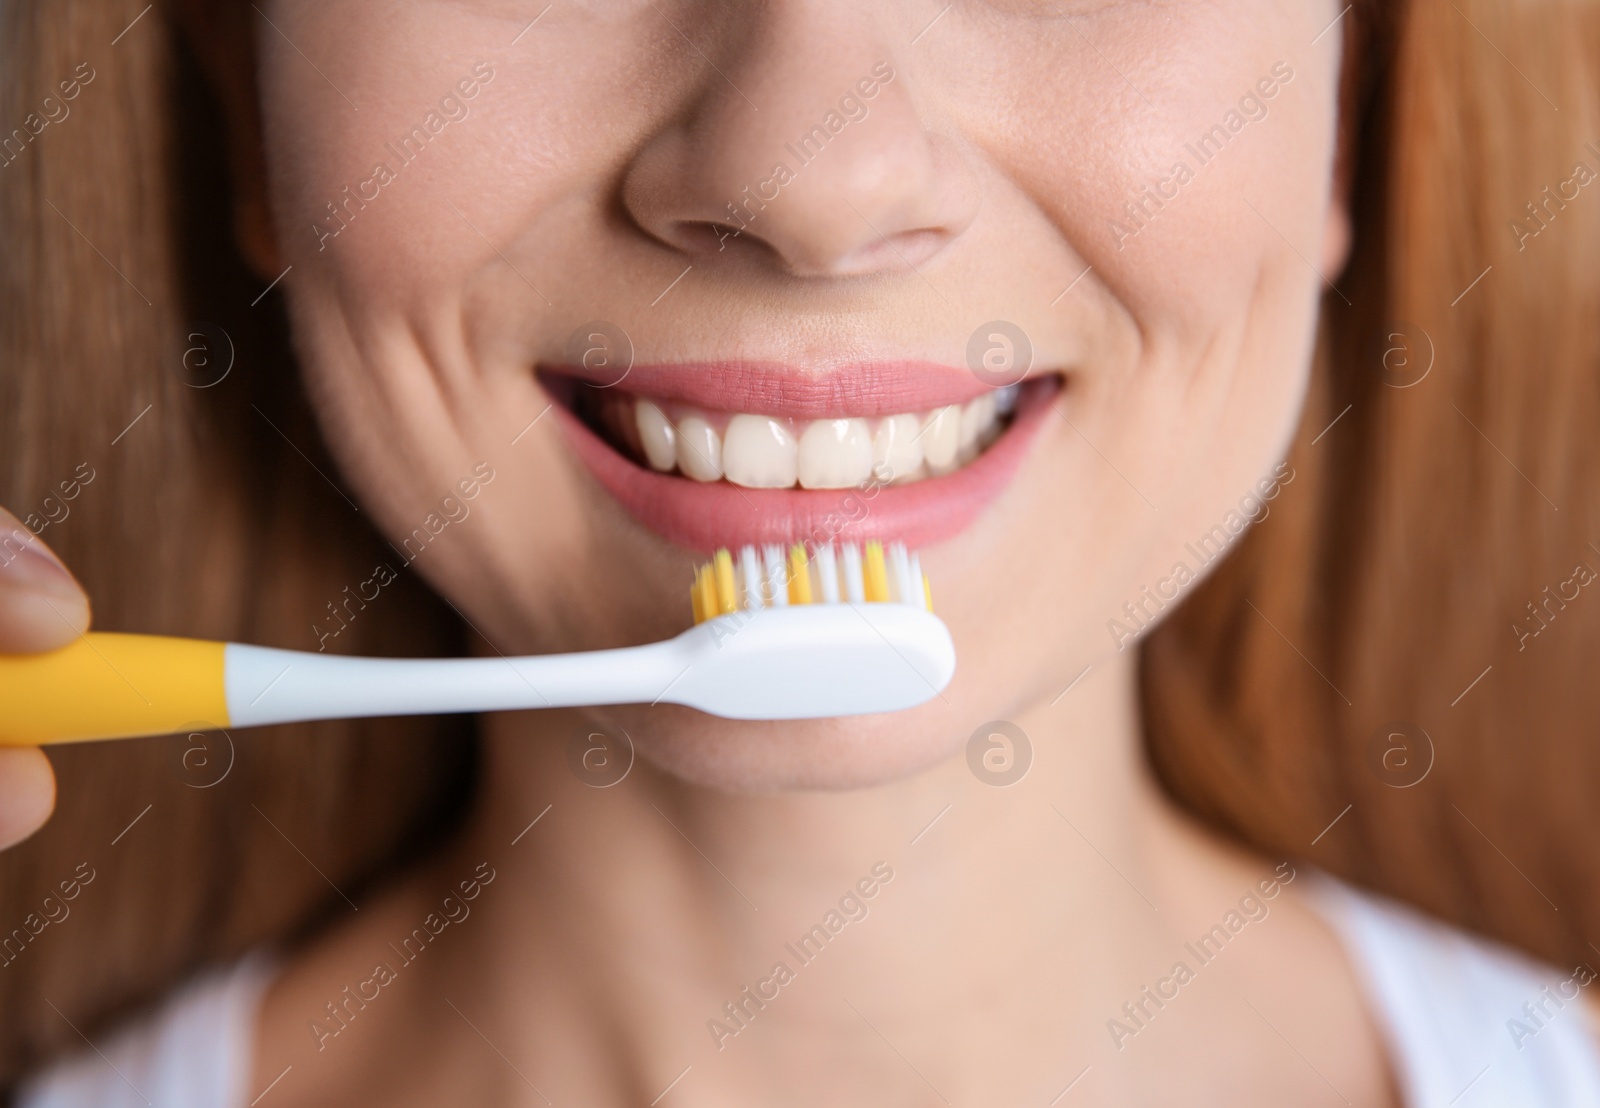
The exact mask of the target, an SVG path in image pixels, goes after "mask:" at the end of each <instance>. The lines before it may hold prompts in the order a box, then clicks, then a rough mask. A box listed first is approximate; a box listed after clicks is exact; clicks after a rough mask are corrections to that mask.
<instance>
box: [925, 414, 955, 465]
mask: <svg viewBox="0 0 1600 1108" xmlns="http://www.w3.org/2000/svg"><path fill="white" fill-rule="evenodd" d="M960 450H961V406H960V405H958V404H951V405H949V406H948V407H944V408H936V409H934V410H933V411H931V412H929V413H928V417H927V420H926V421H925V422H924V423H923V426H922V458H923V461H925V462H927V463H928V468H929V469H931V470H932V471H933V472H934V474H935V475H936V476H937V475H940V474H945V473H949V472H950V471H951V470H952V469H955V468H956V454H957V453H958V452H959V451H960Z"/></svg>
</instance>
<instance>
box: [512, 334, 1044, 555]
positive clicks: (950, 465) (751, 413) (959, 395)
mask: <svg viewBox="0 0 1600 1108" xmlns="http://www.w3.org/2000/svg"><path fill="white" fill-rule="evenodd" d="M919 368H921V367H919ZM540 380H541V383H542V384H543V385H544V386H545V388H546V389H547V390H548V391H549V393H550V395H551V398H552V400H553V401H554V402H555V404H556V406H557V409H558V410H559V411H560V412H561V422H562V424H563V425H564V426H565V427H566V430H567V433H568V435H569V438H570V439H571V441H572V443H573V446H574V450H575V453H576V454H577V455H578V456H579V458H580V459H581V460H582V461H583V462H585V463H586V464H587V466H588V467H589V469H590V470H591V471H592V472H593V473H594V475H595V476H596V477H597V478H598V479H599V481H600V483H601V484H602V485H603V486H605V488H606V489H607V490H608V491H609V492H611V494H612V495H613V496H614V497H616V499H618V500H619V501H621V503H622V505H623V507H624V508H626V509H627V510H628V511H629V512H630V513H631V514H632V515H634V516H635V517H636V518H637V519H639V520H640V521H641V522H643V523H644V524H645V525H646V526H649V527H650V528H651V529H653V530H655V531H657V532H658V533H660V534H662V535H663V536H664V537H666V538H668V539H669V540H671V541H673V542H676V543H679V544H680V545H684V546H687V547H689V548H690V549H694V550H701V551H704V550H711V549H715V548H717V547H720V546H735V545H744V544H746V543H770V542H781V543H794V542H813V543H821V542H832V541H857V540H861V539H866V538H878V539H884V540H897V541H902V542H906V543H908V544H910V545H914V546H925V545H927V544H929V543H930V542H934V541H938V540H939V539H941V538H945V537H948V536H949V535H951V534H954V533H955V532H957V531H960V530H962V529H964V528H965V527H966V526H967V525H969V524H970V523H971V522H972V520H973V519H974V518H975V517H976V515H977V514H978V512H979V511H981V510H982V508H983V507H984V506H985V505H986V504H987V503H989V502H990V501H992V500H993V499H995V498H996V497H997V496H998V495H999V494H1000V492H1001V491H1002V490H1003V488H1004V487H1005V485H1006V484H1008V483H1009V481H1010V478H1011V476H1012V475H1013V473H1014V472H1015V469H1016V466H1017V464H1018V463H1019V462H1020V460H1021V457H1022V455H1023V452H1024V451H1025V449H1026V445H1027V442H1028V440H1029V439H1030V438H1031V437H1032V431H1033V430H1034V429H1036V427H1037V425H1038V423H1039V417H1040V415H1041V414H1042V413H1045V412H1047V410H1048V407H1049V401H1050V399H1051V398H1052V397H1053V396H1054V394H1055V392H1056V391H1057V389H1058V388H1059V387H1060V384H1061V380H1060V378H1059V377H1056V376H1045V377H1038V378H1032V379H1029V380H1027V381H1024V382H1021V383H1018V384H1011V385H1006V386H1003V387H991V386H987V385H984V384H982V383H981V382H977V381H976V380H975V379H974V378H973V377H972V376H971V375H970V374H967V373H965V371H960V370H954V369H951V368H950V367H943V366H941V367H936V368H935V369H934V370H933V371H932V372H929V371H927V370H926V369H923V370H922V372H920V373H919V372H909V373H908V372H907V370H906V367H904V366H895V367H890V366H883V367H870V366H869V367H861V368H856V369H853V370H852V371H851V372H850V374H849V375H848V376H844V375H841V376H837V377H832V378H815V377H809V376H805V375H799V374H795V373H794V372H793V371H788V372H784V371H783V370H782V369H781V368H780V369H778V370H776V371H775V370H773V369H771V368H770V367H766V368H764V367H752V366H747V365H738V364H730V365H718V366H701V367H685V366H650V367H635V368H634V369H633V370H632V371H630V372H629V373H628V375H627V376H626V377H625V378H624V379H623V380H621V381H618V382H616V383H615V384H610V383H609V382H604V381H601V382H600V383H598V384H597V383H595V379H594V375H592V374H589V373H587V372H585V371H584V370H583V369H582V368H569V367H564V366H559V367H558V366H551V367H544V368H542V369H541V371H540Z"/></svg>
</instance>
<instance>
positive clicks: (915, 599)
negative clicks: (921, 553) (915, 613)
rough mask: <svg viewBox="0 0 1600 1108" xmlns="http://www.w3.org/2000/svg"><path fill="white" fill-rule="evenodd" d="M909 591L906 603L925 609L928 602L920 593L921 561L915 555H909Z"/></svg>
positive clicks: (921, 592)
mask: <svg viewBox="0 0 1600 1108" xmlns="http://www.w3.org/2000/svg"><path fill="white" fill-rule="evenodd" d="M911 589H912V592H911V597H910V599H909V600H908V603H911V604H915V605H916V606H917V607H919V608H923V607H926V606H927V603H928V602H927V599H926V596H925V594H924V593H923V591H922V559H921V558H919V557H918V556H917V555H915V554H913V555H911Z"/></svg>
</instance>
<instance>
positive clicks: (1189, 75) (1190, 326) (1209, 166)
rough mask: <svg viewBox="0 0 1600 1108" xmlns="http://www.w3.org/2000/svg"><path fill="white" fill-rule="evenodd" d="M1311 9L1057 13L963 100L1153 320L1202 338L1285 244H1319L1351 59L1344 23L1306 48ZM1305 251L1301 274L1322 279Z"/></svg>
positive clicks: (1164, 329)
mask: <svg viewBox="0 0 1600 1108" xmlns="http://www.w3.org/2000/svg"><path fill="white" fill-rule="evenodd" d="M1306 7H1310V8H1315V9H1317V11H1301V10H1298V9H1296V10H1290V9H1288V8H1285V7H1282V6H1280V5H1266V4H1262V3H1260V2H1258V0H1256V2H1252V3H1250V4H1249V5H1248V6H1247V5H1244V4H1242V3H1240V2H1231V0H1223V2H1221V3H1218V4H1210V5H1205V6H1204V8H1205V10H1204V11H1198V10H1191V9H1188V8H1185V7H1184V6H1181V5H1154V6H1153V9H1152V11H1151V12H1149V13H1145V12H1144V11H1143V9H1142V8H1141V9H1140V11H1139V12H1133V13H1128V12H1124V11H1123V10H1121V9H1122V6H1113V8H1112V9H1109V10H1108V11H1107V12H1106V13H1105V14H1091V15H1089V16H1087V17H1085V18H1081V19H1074V20H1073V21H1072V24H1071V26H1065V25H1063V24H1061V23H1055V22H1050V23H1044V24H1041V25H1040V28H1039V31H1040V33H1039V35H1038V38H1039V40H1040V42H1042V43H1043V45H1042V46H1039V45H1036V46H1034V47H1033V48H1032V49H1028V50H1024V49H1022V48H1021V47H1020V45H1019V44H1007V43H999V44H997V45H996V49H997V50H1004V51H1005V52H1006V53H1007V54H1008V56H1014V57H1015V58H1016V59H1017V60H1018V64H1014V65H1013V64H1008V65H1006V66H1004V67H998V68H995V69H993V70H987V71H985V73H984V78H985V80H984V82H983V83H981V84H980V83H977V82H976V81H974V82H973V83H972V84H971V85H962V86H960V87H958V88H955V89H953V90H951V92H950V93H949V97H950V101H951V103H952V104H953V105H955V110H957V111H958V112H960V113H961V114H962V115H963V117H964V118H963V130H964V131H966V133H968V134H970V135H973V136H977V140H978V141H981V142H983V143H984V144H985V153H986V154H987V155H988V156H989V157H991V158H992V159H994V160H995V161H996V162H997V163H999V164H1000V165H1001V167H1002V169H1003V171H1004V172H1005V173H1006V175H1007V176H1009V177H1011V178H1012V179H1013V180H1015V181H1016V182H1018V183H1019V185H1021V187H1023V188H1024V189H1025V190H1026V191H1027V192H1028V193H1029V196H1030V199H1031V200H1032V201H1033V203H1035V204H1036V205H1037V206H1038V207H1039V208H1040V210H1041V211H1043V212H1044V213H1045V214H1046V216H1047V218H1049V219H1050V220H1051V221H1052V222H1053V223H1054V224H1055V226H1056V228H1057V229H1058V230H1059V231H1060V232H1061V234H1062V236H1063V237H1064V238H1065V239H1066V240H1067V241H1068V242H1069V243H1070V245H1071V246H1072V248H1073V249H1074V250H1075V251H1076V252H1077V253H1078V254H1079V255H1080V257H1081V259H1082V262H1083V264H1084V265H1093V266H1094V272H1095V274H1096V275H1097V276H1098V278H1099V279H1100V280H1101V281H1103V282H1105V283H1106V284H1107V285H1108V286H1109V287H1110V288H1111V290H1112V291H1113V292H1114V293H1115V294H1116V296H1117V298H1118V299H1119V301H1121V303H1122V305H1124V306H1125V307H1126V308H1127V310H1128V311H1129V313H1130V314H1131V315H1132V316H1133V317H1134V318H1135V320H1136V321H1137V322H1138V324H1139V326H1140V328H1141V330H1142V331H1145V332H1146V333H1147V335H1148V333H1149V332H1151V331H1155V332H1158V333H1160V334H1162V335H1164V336H1166V337H1168V338H1170V339H1172V340H1175V341H1179V342H1187V343H1190V344H1193V343H1195V342H1197V341H1203V339H1204V338H1205V336H1207V335H1209V334H1210V333H1211V332H1212V331H1213V330H1214V329H1215V327H1216V326H1217V323H1218V321H1219V320H1220V319H1222V318H1225V317H1227V316H1229V315H1237V314H1238V312H1239V311H1240V310H1241V306H1242V305H1243V304H1245V303H1246V302H1247V301H1248V299H1249V297H1250V296H1251V295H1252V290H1253V286H1254V285H1255V284H1256V283H1257V281H1258V280H1260V279H1261V276H1262V271H1263V269H1265V268H1267V267H1269V266H1271V265H1276V264H1277V263H1278V261H1279V260H1280V257H1279V256H1280V255H1283V256H1287V257H1288V258H1291V259H1294V258H1296V257H1297V255H1296V252H1298V254H1299V255H1303V256H1304V258H1309V259H1313V260H1317V259H1319V258H1320V256H1321V254H1322V246H1323V237H1324V236H1323V224H1324V221H1325V216H1326V206H1327V182H1328V177H1329V173H1330V170H1331V156H1332V147H1333V125H1334V102H1333V98H1332V90H1333V89H1334V88H1335V87H1336V85H1337V72H1338V60H1339V58H1338V48H1337V43H1336V41H1335V39H1336V36H1329V37H1328V38H1325V39H1323V40H1322V42H1321V43H1320V44H1319V45H1318V46H1315V47H1312V46H1309V45H1307V44H1308V43H1309V40H1310V39H1311V37H1312V36H1313V35H1315V33H1316V27H1315V23H1316V16H1317V14H1318V13H1319V12H1320V9H1321V7H1322V5H1320V4H1316V5H1309V6H1306ZM1308 28H1309V30H1308ZM952 60H953V59H952ZM958 71H959V67H958ZM1284 74H1288V75H1289V76H1288V77H1287V79H1284V77H1283V75H1284ZM1263 81H1267V82H1269V83H1270V86H1271V87H1273V88H1274V93H1273V95H1272V97H1271V98H1270V99H1263V98H1262V97H1261V93H1260V90H1259V86H1260V84H1261V83H1262V82H1263ZM1258 101H1259V102H1260V103H1261V104H1262V105H1263V106H1264V107H1265V109H1266V112H1265V115H1264V117H1263V116H1262V115H1261V112H1260V110H1259V109H1258V108H1256V107H1255V106H1254V105H1255V104H1256V103H1257V102H1258ZM1241 102H1245V107H1241ZM1251 114H1254V115H1256V116H1257V117H1258V118H1255V119H1251V118H1250V115H1251ZM1003 118H1014V119H1016V120H1017V122H1016V124H1015V125H1013V126H1010V127H1000V128H996V127H995V126H994V125H993V123H994V120H995V119H1003ZM1299 264H1300V265H1301V268H1302V272H1301V273H1298V274H1294V273H1290V274H1288V275H1287V277H1288V279H1293V280H1301V279H1304V278H1306V277H1308V276H1309V277H1310V278H1311V279H1313V280H1315V279H1316V278H1315V274H1314V273H1312V272H1311V271H1310V269H1309V267H1308V265H1307V263H1305V262H1303V261H1302V262H1300V263H1299ZM1285 268H1286V269H1287V268H1288V267H1285Z"/></svg>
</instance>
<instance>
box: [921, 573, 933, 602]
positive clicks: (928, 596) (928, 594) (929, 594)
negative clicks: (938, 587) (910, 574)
mask: <svg viewBox="0 0 1600 1108" xmlns="http://www.w3.org/2000/svg"><path fill="white" fill-rule="evenodd" d="M922 602H923V603H924V604H926V605H927V606H928V611H930V612H931V611H933V585H932V584H931V583H929V581H928V575H927V574H926V573H924V574H923V575H922Z"/></svg>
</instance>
